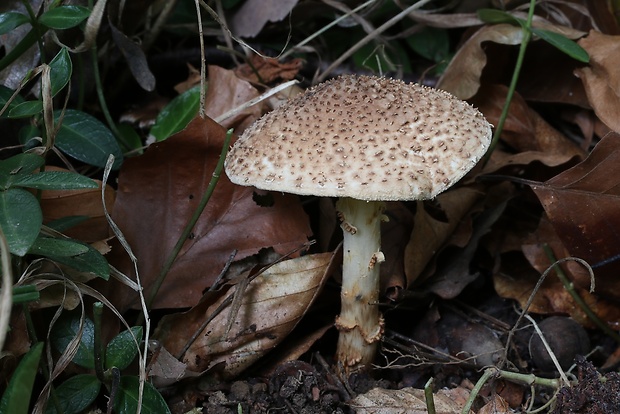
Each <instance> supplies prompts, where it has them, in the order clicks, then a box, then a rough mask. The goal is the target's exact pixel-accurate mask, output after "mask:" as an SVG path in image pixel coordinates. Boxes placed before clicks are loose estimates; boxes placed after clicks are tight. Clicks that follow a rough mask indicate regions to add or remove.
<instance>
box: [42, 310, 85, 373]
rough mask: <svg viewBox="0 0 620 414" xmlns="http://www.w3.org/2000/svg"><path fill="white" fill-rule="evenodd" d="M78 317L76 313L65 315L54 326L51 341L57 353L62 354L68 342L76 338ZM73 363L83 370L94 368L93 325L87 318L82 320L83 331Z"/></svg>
mask: <svg viewBox="0 0 620 414" xmlns="http://www.w3.org/2000/svg"><path fill="white" fill-rule="evenodd" d="M80 317H81V316H80V314H79V313H77V312H71V313H66V314H64V315H63V316H62V317H61V318H60V319H59V320H58V321H57V322H56V324H55V325H54V328H53V329H52V335H51V339H52V344H53V345H54V348H56V350H57V351H58V352H64V351H65V349H67V346H68V345H69V342H71V341H72V340H73V338H76V337H77V336H78V329H79V327H80ZM73 362H74V363H76V364H77V365H79V366H81V367H84V368H89V369H94V368H95V325H94V324H93V321H91V320H90V319H88V318H85V319H84V330H83V331H82V337H81V338H80V344H79V346H78V350H77V353H76V354H75V357H74V358H73Z"/></svg>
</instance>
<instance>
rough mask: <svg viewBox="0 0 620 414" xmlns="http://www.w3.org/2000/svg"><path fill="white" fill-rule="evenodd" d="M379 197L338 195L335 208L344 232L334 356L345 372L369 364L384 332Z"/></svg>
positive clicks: (381, 207)
mask: <svg viewBox="0 0 620 414" xmlns="http://www.w3.org/2000/svg"><path fill="white" fill-rule="evenodd" d="M384 206H385V205H384V203H383V202H381V201H361V200H355V199H352V198H346V197H345V198H340V199H339V200H338V203H337V204H336V208H337V210H338V212H339V214H340V218H341V220H342V223H341V227H342V229H343V232H344V242H343V268H342V292H341V294H340V296H341V301H342V304H341V312H340V315H339V316H338V317H337V318H336V327H337V328H338V330H339V331H340V335H339V338H338V349H337V359H338V362H339V363H340V364H342V367H343V368H344V370H345V372H351V371H352V370H356V369H361V368H364V367H366V366H368V365H369V364H370V363H371V362H372V361H373V359H374V356H375V352H376V349H377V342H378V341H379V339H381V335H382V334H383V318H382V316H381V313H380V312H379V307H378V300H379V264H380V263H381V262H382V261H383V254H382V253H381V251H380V247H381V231H380V230H381V217H382V214H383V210H384Z"/></svg>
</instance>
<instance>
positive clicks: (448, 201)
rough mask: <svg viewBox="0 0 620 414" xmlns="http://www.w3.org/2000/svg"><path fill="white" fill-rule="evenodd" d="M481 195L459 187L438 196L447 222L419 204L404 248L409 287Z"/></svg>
mask: <svg viewBox="0 0 620 414" xmlns="http://www.w3.org/2000/svg"><path fill="white" fill-rule="evenodd" d="M481 197H482V193H481V192H480V191H478V190H476V189H473V188H468V187H461V188H457V189H454V190H451V191H447V192H445V193H442V194H439V195H438V196H437V198H436V199H437V201H438V202H439V204H440V205H441V208H442V209H443V211H444V212H445V216H446V217H447V221H442V220H438V219H436V218H434V217H432V216H431V215H429V214H428V213H427V212H426V211H425V209H424V208H423V207H422V203H418V209H417V211H416V214H415V217H414V224H413V232H412V234H411V238H410V239H409V243H408V244H407V247H406V248H405V274H406V275H407V284H408V286H411V285H412V284H413V283H414V282H415V281H416V280H417V278H418V277H419V276H420V274H421V273H422V271H423V270H424V268H425V267H426V265H427V264H428V263H429V261H430V260H431V258H432V257H433V256H434V255H435V253H437V251H438V249H439V248H440V247H441V246H442V245H443V244H444V243H445V242H446V240H447V239H448V238H449V237H450V235H452V233H454V230H455V229H456V227H457V226H458V224H459V222H460V220H461V218H462V217H463V216H464V215H465V214H466V213H467V212H468V211H469V210H470V209H471V207H472V206H473V205H474V203H475V202H476V201H478V200H479V199H480V198H481Z"/></svg>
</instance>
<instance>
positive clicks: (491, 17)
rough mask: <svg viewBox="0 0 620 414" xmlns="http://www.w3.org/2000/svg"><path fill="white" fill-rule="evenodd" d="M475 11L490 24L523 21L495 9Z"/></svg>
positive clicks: (519, 23) (517, 23)
mask: <svg viewBox="0 0 620 414" xmlns="http://www.w3.org/2000/svg"><path fill="white" fill-rule="evenodd" d="M477 13H478V18H480V20H482V21H483V22H485V23H490V24H500V23H509V24H514V25H522V24H523V23H524V22H525V20H523V19H519V18H517V17H514V16H513V15H512V14H510V13H507V12H505V11H502V10H497V9H480V10H478V12H477Z"/></svg>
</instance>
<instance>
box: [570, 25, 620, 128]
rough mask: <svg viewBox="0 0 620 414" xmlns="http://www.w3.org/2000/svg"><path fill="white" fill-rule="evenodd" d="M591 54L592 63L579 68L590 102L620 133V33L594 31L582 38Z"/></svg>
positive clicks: (581, 41) (607, 123)
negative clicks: (617, 34) (610, 34)
mask: <svg viewBox="0 0 620 414" xmlns="http://www.w3.org/2000/svg"><path fill="white" fill-rule="evenodd" d="M579 45H580V46H581V47H583V48H584V49H585V50H586V51H587V52H588V54H589V55H590V66H589V67H584V68H582V69H577V70H576V71H575V74H576V75H577V76H578V77H579V78H581V81H582V82H583V85H584V87H585V90H586V94H587V95H588V100H589V101H590V105H591V106H592V108H593V109H594V112H596V115H597V116H598V117H599V118H600V119H601V121H603V122H604V123H605V125H607V126H608V127H609V128H611V129H612V130H614V131H616V132H620V118H619V117H618V113H619V111H620V74H619V73H618V66H620V36H608V35H604V34H601V33H598V32H596V31H591V32H590V33H589V34H588V36H587V37H585V38H583V39H581V40H580V41H579Z"/></svg>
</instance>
